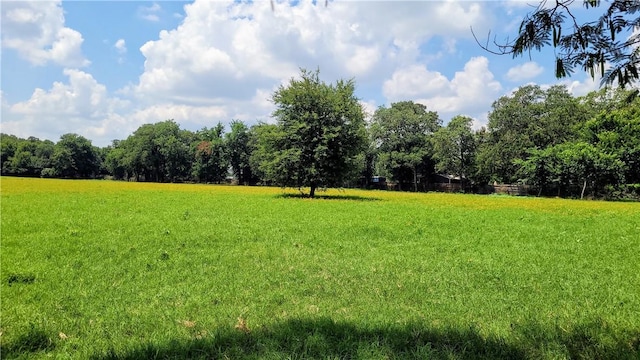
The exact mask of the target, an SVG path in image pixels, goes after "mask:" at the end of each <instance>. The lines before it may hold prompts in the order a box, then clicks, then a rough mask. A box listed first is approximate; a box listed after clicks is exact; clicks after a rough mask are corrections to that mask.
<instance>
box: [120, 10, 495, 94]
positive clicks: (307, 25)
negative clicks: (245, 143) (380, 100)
mask: <svg viewBox="0 0 640 360" xmlns="http://www.w3.org/2000/svg"><path fill="white" fill-rule="evenodd" d="M185 14H186V16H185V18H184V21H183V22H182V24H181V25H180V26H179V27H177V28H176V29H174V30H170V31H162V32H161V33H160V34H159V39H157V40H155V41H149V42H147V43H146V44H144V45H143V46H142V47H141V48H140V51H141V52H142V54H143V55H144V56H145V58H146V61H145V66H144V67H145V70H144V73H143V74H142V75H141V76H140V78H139V82H138V84H136V85H135V86H134V87H132V88H131V91H133V92H135V93H136V94H137V95H138V96H139V98H140V99H142V100H149V101H153V100H152V99H163V100H164V101H174V100H177V97H178V95H177V94H179V96H180V98H182V99H185V98H191V99H192V100H193V101H194V102H198V101H199V99H206V98H209V99H214V98H218V99H221V98H227V99H229V98H230V99H238V98H246V97H248V96H250V94H252V93H253V91H254V89H256V88H265V87H270V86H271V85H272V84H274V83H276V82H280V81H282V80H283V79H288V78H290V77H291V76H293V75H295V74H297V73H298V68H299V67H305V68H309V69H315V68H316V67H318V66H319V65H321V74H322V77H323V78H325V79H329V80H332V79H337V78H351V77H356V78H357V79H358V81H373V80H374V79H377V81H380V82H381V81H383V79H384V76H385V73H386V72H388V71H390V70H392V69H393V68H394V67H396V65H395V64H403V63H404V64H410V63H413V62H414V61H415V58H416V57H417V56H418V55H419V46H420V44H421V43H423V42H425V41H428V40H429V39H430V38H432V37H434V36H446V39H447V40H446V41H445V46H444V47H445V49H446V50H447V51H455V44H456V40H453V37H455V36H463V37H470V36H471V34H470V32H469V25H470V24H482V23H485V22H486V21H487V20H486V18H487V14H486V13H484V12H483V10H482V6H480V5H479V4H477V3H471V2H468V3H467V2H463V3H461V2H455V1H446V2H398V3H387V2H368V3H360V2H332V3H331V4H330V6H328V7H325V6H324V4H318V5H316V4H313V3H312V2H311V1H301V2H300V3H298V4H297V5H294V6H292V5H290V4H282V3H277V4H276V6H275V10H274V11H272V10H271V7H270V6H269V4H268V3H267V2H253V3H247V2H231V1H226V2H223V1H199V0H196V1H195V2H194V3H192V4H189V5H187V6H185ZM443 14H448V15H447V17H443V16H442V15H443ZM452 16H455V17H456V19H457V21H455V22H453V21H450V18H451V17H452ZM425 24H429V26H425ZM221 84H225V85H224V86H222V85H221Z"/></svg>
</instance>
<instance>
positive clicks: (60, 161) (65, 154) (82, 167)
mask: <svg viewBox="0 0 640 360" xmlns="http://www.w3.org/2000/svg"><path fill="white" fill-rule="evenodd" d="M52 165H53V169H54V173H55V175H56V176H59V177H70V178H92V177H94V176H95V175H96V174H98V172H99V171H100V158H99V156H98V153H97V148H96V147H94V146H93V145H91V141H90V140H88V139H86V138H85V137H83V136H80V135H78V134H64V135H62V136H61V137H60V140H59V141H58V142H57V143H56V144H55V147H54V151H53V156H52Z"/></svg>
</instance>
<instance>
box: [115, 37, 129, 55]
mask: <svg viewBox="0 0 640 360" xmlns="http://www.w3.org/2000/svg"><path fill="white" fill-rule="evenodd" d="M113 47H115V48H116V51H117V52H118V53H120V54H124V53H126V52H127V45H126V43H125V41H124V39H118V41H116V43H115V44H114V45H113Z"/></svg>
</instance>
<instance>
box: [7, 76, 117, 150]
mask: <svg viewBox="0 0 640 360" xmlns="http://www.w3.org/2000/svg"><path fill="white" fill-rule="evenodd" d="M64 75H66V76H67V77H68V80H69V82H68V83H62V82H54V83H53V85H52V87H51V89H49V90H44V89H40V88H37V89H36V90H35V91H34V92H33V94H32V95H31V97H30V98H29V99H28V100H26V101H23V102H18V103H15V104H12V105H8V104H7V105H6V107H4V104H3V131H7V132H9V133H12V134H16V135H18V136H25V137H26V136H32V135H33V136H41V137H43V138H51V137H52V136H51V134H55V136H60V135H62V134H64V133H69V132H74V133H79V134H80V135H84V136H89V135H96V134H98V135H100V134H103V135H104V134H107V133H108V131H106V129H107V126H109V127H111V131H119V130H120V129H118V128H117V127H114V126H113V121H114V120H115V121H116V122H117V121H121V122H123V123H124V118H123V117H122V116H120V115H118V113H120V112H122V111H126V109H127V108H128V107H129V105H130V104H129V103H128V102H127V101H125V100H121V99H119V98H113V97H110V96H109V95H108V94H107V89H106V87H105V86H104V85H102V84H100V83H98V82H97V81H96V80H95V79H94V78H93V76H91V75H90V74H88V73H86V72H83V71H80V70H77V69H65V70H64ZM120 125H122V124H120ZM120 125H119V126H120ZM92 139H95V138H92ZM51 140H56V139H55V138H54V139H51Z"/></svg>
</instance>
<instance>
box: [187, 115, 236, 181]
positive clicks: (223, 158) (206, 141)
mask: <svg viewBox="0 0 640 360" xmlns="http://www.w3.org/2000/svg"><path fill="white" fill-rule="evenodd" d="M195 138H196V141H195V143H194V145H195V146H194V150H193V153H194V161H193V165H192V170H191V173H192V175H193V176H194V177H195V179H196V180H197V181H201V182H215V183H221V182H222V181H224V180H225V179H226V177H227V171H228V168H229V161H228V156H227V153H226V151H227V149H226V146H225V143H224V126H223V125H222V124H221V123H218V125H216V126H215V127H213V128H211V129H207V128H204V129H202V130H200V131H198V132H197V133H196V135H195Z"/></svg>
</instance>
